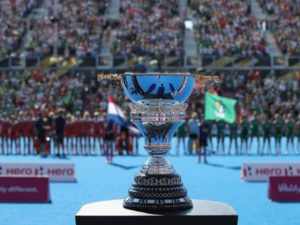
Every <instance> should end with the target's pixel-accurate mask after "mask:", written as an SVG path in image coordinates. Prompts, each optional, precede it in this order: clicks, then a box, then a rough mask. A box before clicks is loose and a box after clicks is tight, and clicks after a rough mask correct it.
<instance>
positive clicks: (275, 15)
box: [0, 0, 300, 60]
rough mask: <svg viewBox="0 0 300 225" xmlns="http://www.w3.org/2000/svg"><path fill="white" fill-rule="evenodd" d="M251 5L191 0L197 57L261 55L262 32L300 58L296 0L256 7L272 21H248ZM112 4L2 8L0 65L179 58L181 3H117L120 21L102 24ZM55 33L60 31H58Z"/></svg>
mask: <svg viewBox="0 0 300 225" xmlns="http://www.w3.org/2000/svg"><path fill="white" fill-rule="evenodd" d="M250 2H251V1H250V0H221V1H216V0H212V1H210V0H201V1H199V0H189V1H188V9H189V10H185V12H188V13H189V15H188V16H189V18H190V17H191V18H192V20H193V23H194V30H195V32H194V35H195V37H196V40H197V43H198V46H199V48H198V50H199V53H200V54H201V55H207V56H231V55H237V56H261V55H264V54H266V40H265V30H266V29H268V30H271V31H273V35H274V38H275V39H276V41H277V44H278V46H279V47H280V49H281V50H282V52H283V53H284V54H289V55H299V54H300V46H299V43H300V40H299V38H300V35H299V26H300V25H299V24H300V22H299V9H300V2H299V1H298V0H293V1H290V0H282V1H278V0H271V1H267V0H259V3H260V6H261V7H262V8H263V9H264V11H265V13H266V14H267V15H269V16H270V18H271V19H268V20H267V21H262V20H258V19H256V18H255V17H254V16H253V15H252V14H251V6H250ZM109 4H110V0H104V1H97V0H49V1H46V0H44V1H38V0H3V1H0V59H1V58H3V57H5V56H7V55H10V56H20V55H21V56H29V57H30V56H42V57H43V56H47V55H49V54H54V53H55V49H57V50H58V54H59V55H63V56H65V57H66V58H68V57H69V56H77V57H86V56H88V57H94V56H95V55H96V54H98V53H99V52H100V49H101V43H102V42H103V41H104V42H110V41H111V42H112V47H111V53H112V54H113V55H114V56H120V55H122V56H124V55H125V56H135V57H139V56H143V57H150V58H153V59H158V60H159V59H161V58H162V57H165V56H182V55H183V54H184V44H183V42H184V31H185V29H184V19H185V18H184V17H183V16H180V12H179V10H180V9H179V1H178V0H171V1H166V0H153V1H144V0H131V1H130V0H122V1H120V9H119V11H120V14H119V17H118V18H115V19H112V18H107V17H105V16H104V15H105V12H106V11H107V9H108V7H109ZM56 30H57V32H56Z"/></svg>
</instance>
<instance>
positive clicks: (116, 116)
mask: <svg viewBox="0 0 300 225" xmlns="http://www.w3.org/2000/svg"><path fill="white" fill-rule="evenodd" d="M107 110H108V112H107V119H108V120H111V121H113V122H115V123H116V124H118V125H121V126H125V127H127V128H128V129H129V131H130V133H132V134H134V135H139V130H138V129H137V128H136V127H134V126H133V124H132V123H131V122H130V121H129V120H128V119H127V118H126V116H125V115H124V113H123V111H122V109H121V108H120V107H119V106H118V105H117V102H116V100H115V99H114V98H113V97H112V96H111V95H108V108H107Z"/></svg>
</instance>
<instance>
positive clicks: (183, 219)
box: [76, 200, 238, 225]
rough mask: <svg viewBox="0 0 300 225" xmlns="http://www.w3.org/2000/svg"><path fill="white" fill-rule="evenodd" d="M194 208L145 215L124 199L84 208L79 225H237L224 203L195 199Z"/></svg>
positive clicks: (230, 209)
mask: <svg viewBox="0 0 300 225" xmlns="http://www.w3.org/2000/svg"><path fill="white" fill-rule="evenodd" d="M192 202H193V208H192V209H189V210H185V211H177V212H162V213H159V212H155V213H146V212H139V211H134V210H129V209H125V208H124V207H123V205H122V203H123V200H112V201H102V202H94V203H90V204H86V205H84V206H83V207H82V208H81V209H80V210H79V212H78V213H77V215H76V225H153V224H159V225H163V224H170V225H237V223H238V216H237V214H236V212H235V210H234V209H233V208H232V207H231V206H229V205H226V204H224V203H221V202H213V201H204V200H192Z"/></svg>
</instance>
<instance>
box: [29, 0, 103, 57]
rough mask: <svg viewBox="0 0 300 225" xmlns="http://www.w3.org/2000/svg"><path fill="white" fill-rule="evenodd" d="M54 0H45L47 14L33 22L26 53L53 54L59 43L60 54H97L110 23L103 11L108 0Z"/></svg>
mask: <svg viewBox="0 0 300 225" xmlns="http://www.w3.org/2000/svg"><path fill="white" fill-rule="evenodd" d="M55 1H56V0H51V1H45V3H44V5H43V9H44V10H46V11H47V13H46V15H45V16H44V17H43V18H41V19H39V20H35V21H32V22H31V26H30V28H29V30H28V37H27V41H26V55H35V56H43V55H47V54H53V53H54V49H55V48H56V45H55V43H57V47H58V54H60V55H64V56H65V57H69V56H71V55H76V56H77V57H85V56H92V57H93V56H95V54H96V53H97V52H99V50H100V49H99V48H100V45H101V40H102V36H103V32H104V29H105V27H106V24H107V21H106V19H104V17H103V14H104V12H105V10H106V8H107V7H108V1H107V0H106V1H96V0H57V1H56V2H57V3H56V4H55ZM56 23H57V24H56ZM56 25H57V32H56V30H55V29H56V28H55V26H56Z"/></svg>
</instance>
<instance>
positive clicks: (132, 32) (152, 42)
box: [112, 0, 184, 58]
mask: <svg viewBox="0 0 300 225" xmlns="http://www.w3.org/2000/svg"><path fill="white" fill-rule="evenodd" d="M183 35H184V24H183V18H181V17H180V16H179V7H178V1H177V0H171V1H167V0H153V1H140V0H124V1H121V6H120V17H119V26H117V27H116V29H115V31H114V35H113V37H112V38H114V42H113V47H112V53H113V54H114V55H126V56H148V57H151V58H161V57H163V56H180V55H182V54H183V53H184V49H183Z"/></svg>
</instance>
